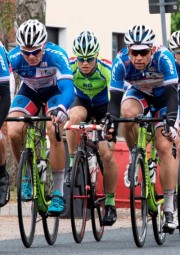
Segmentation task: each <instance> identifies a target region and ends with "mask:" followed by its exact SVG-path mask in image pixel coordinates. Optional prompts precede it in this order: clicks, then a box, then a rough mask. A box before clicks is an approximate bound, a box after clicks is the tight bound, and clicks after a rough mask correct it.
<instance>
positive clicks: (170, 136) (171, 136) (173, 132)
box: [162, 127, 177, 142]
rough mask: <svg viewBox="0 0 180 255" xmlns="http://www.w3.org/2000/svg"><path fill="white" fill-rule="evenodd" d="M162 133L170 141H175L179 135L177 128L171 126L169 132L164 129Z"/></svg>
mask: <svg viewBox="0 0 180 255" xmlns="http://www.w3.org/2000/svg"><path fill="white" fill-rule="evenodd" d="M162 135H163V136H165V137H166V138H167V139H168V141H170V142H174V141H175V139H176V136H177V130H176V128H173V127H170V130H169V133H165V131H164V130H162Z"/></svg>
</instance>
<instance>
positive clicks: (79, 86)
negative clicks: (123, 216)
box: [65, 31, 117, 226]
mask: <svg viewBox="0 0 180 255" xmlns="http://www.w3.org/2000/svg"><path fill="white" fill-rule="evenodd" d="M99 49H100V46H99V42H98V40H97V38H96V36H95V35H94V33H92V32H89V31H83V32H82V33H80V34H79V35H78V36H77V37H76V38H75V39H74V42H73V53H74V55H75V56H76V57H73V58H71V59H70V63H71V68H72V71H73V81H74V85H75V95H76V96H75V100H74V103H73V105H72V106H71V110H70V121H69V124H70V125H73V124H79V123H80V122H82V121H85V122H88V121H90V120H91V118H92V117H94V118H95V119H96V123H97V124H99V123H100V120H101V119H103V118H104V117H105V113H106V112H107V105H108V86H109V84H110V79H111V62H110V61H108V60H106V59H103V58H101V57H99V56H98V54H99ZM74 136H75V134H74V132H73V131H67V143H68V148H69V154H70V167H69V169H68V171H67V175H66V179H65V180H66V185H67V186H69V185H70V181H71V170H72V166H73V162H74V154H75V151H76V146H77V139H76V138H75V137H74ZM115 141H116V137H115V136H114V137H113V140H112V143H111V144H112V146H111V148H109V147H108V146H107V144H106V142H105V141H104V139H103V137H102V136H101V135H100V134H99V151H100V154H101V158H102V161H103V164H104V188H105V193H106V200H105V216H104V218H103V224H104V225H105V226H111V225H112V224H114V222H115V221H116V219H117V214H116V208H115V199H114V194H115V191H116V185H117V164H116V162H115V159H114V155H113V152H114V147H115Z"/></svg>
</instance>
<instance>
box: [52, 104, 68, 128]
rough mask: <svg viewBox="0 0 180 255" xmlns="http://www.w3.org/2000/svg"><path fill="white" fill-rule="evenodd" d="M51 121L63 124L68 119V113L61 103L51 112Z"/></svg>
mask: <svg viewBox="0 0 180 255" xmlns="http://www.w3.org/2000/svg"><path fill="white" fill-rule="evenodd" d="M51 118H52V121H53V122H55V123H59V124H65V123H66V121H67V120H69V115H68V113H67V111H66V109H65V107H64V106H63V105H59V106H58V107H57V108H56V109H55V110H53V111H52V112H51Z"/></svg>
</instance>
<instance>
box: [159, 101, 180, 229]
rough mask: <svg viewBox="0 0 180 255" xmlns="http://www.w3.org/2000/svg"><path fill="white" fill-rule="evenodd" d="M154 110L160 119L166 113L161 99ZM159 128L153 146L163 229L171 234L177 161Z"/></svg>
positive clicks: (175, 224)
mask: <svg viewBox="0 0 180 255" xmlns="http://www.w3.org/2000/svg"><path fill="white" fill-rule="evenodd" d="M156 110H157V116H159V117H161V114H163V113H164V112H166V107H165V102H164V99H163V97H161V101H160V100H159V101H158V106H156ZM161 126H162V123H157V124H156V134H155V135H156V136H155V144H156V149H157V152H158V155H159V158H160V162H161V164H160V181H161V185H162V190H163V194H164V212H165V217H166V222H165V224H164V227H163V228H164V231H165V232H171V231H169V230H174V229H175V228H176V227H177V222H176V221H175V219H174V190H175V187H176V184H177V178H178V166H179V159H178V158H176V159H175V158H174V157H173V155H172V145H173V144H172V143H171V142H169V141H168V140H167V139H166V138H165V137H164V136H162V134H161V130H162V128H161ZM177 139H179V137H177ZM171 233H172V232H171Z"/></svg>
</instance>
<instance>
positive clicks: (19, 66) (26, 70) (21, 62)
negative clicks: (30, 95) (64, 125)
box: [8, 42, 74, 109]
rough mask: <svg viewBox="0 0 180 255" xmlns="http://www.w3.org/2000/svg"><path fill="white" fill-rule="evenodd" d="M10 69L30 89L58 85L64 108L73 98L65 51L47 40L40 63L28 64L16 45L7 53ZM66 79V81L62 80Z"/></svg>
mask: <svg viewBox="0 0 180 255" xmlns="http://www.w3.org/2000/svg"><path fill="white" fill-rule="evenodd" d="M8 57H9V60H10V63H11V65H12V70H13V71H15V72H16V73H17V74H19V76H20V78H21V79H22V81H23V83H24V84H25V85H26V86H28V87H30V88H31V89H33V90H35V91H38V90H39V89H41V91H42V89H45V88H48V87H49V88H50V87H54V86H56V85H57V86H58V88H59V89H60V91H61V94H62V102H61V104H63V105H64V106H65V108H66V109H68V108H69V106H70V104H71V103H72V101H73V99H74V88H73V83H72V82H68V80H69V81H70V80H72V71H71V67H70V64H69V60H68V56H67V53H66V52H65V51H64V50H63V49H62V48H61V47H60V46H58V45H56V44H54V43H51V42H47V43H46V45H45V49H44V53H43V56H42V59H41V61H40V63H39V64H38V65H37V66H30V65H29V64H28V63H27V62H26V61H25V59H24V57H23V55H22V54H21V50H20V47H19V46H17V47H16V48H14V49H13V50H11V51H10V52H9V53H8ZM64 81H66V82H64Z"/></svg>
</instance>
